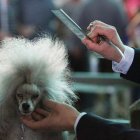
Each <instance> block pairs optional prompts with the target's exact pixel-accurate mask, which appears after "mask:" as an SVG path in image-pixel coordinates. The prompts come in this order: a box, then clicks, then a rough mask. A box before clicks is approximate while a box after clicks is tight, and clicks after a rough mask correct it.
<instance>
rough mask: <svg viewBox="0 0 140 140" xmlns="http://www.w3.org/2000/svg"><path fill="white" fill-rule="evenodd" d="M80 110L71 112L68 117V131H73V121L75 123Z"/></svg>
mask: <svg viewBox="0 0 140 140" xmlns="http://www.w3.org/2000/svg"><path fill="white" fill-rule="evenodd" d="M79 114H80V112H78V111H77V112H75V114H73V115H72V116H71V117H70V118H69V123H68V130H69V131H74V130H75V128H74V127H75V123H76V120H77V118H78V116H79Z"/></svg>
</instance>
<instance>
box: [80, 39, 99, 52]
mask: <svg viewBox="0 0 140 140" xmlns="http://www.w3.org/2000/svg"><path fill="white" fill-rule="evenodd" d="M82 42H83V44H85V45H86V46H87V48H88V49H90V50H92V51H96V52H98V49H99V46H98V45H97V44H96V43H94V42H93V41H91V40H89V39H88V38H84V39H83V40H82Z"/></svg>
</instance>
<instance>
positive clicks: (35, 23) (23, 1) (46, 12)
mask: <svg viewBox="0 0 140 140" xmlns="http://www.w3.org/2000/svg"><path fill="white" fill-rule="evenodd" d="M52 9H54V6H53V3H52V0H19V1H18V32H19V34H20V35H23V36H24V37H26V38H29V39H32V38H34V37H37V36H38V35H40V34H45V33H52V32H53V31H54V29H53V25H52V24H53V22H52V21H53V14H52V13H51V10H52Z"/></svg>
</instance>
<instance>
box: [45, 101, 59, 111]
mask: <svg viewBox="0 0 140 140" xmlns="http://www.w3.org/2000/svg"><path fill="white" fill-rule="evenodd" d="M43 104H44V105H45V107H46V108H48V109H50V110H54V111H57V107H58V106H59V105H60V103H58V102H56V101H53V100H45V101H44V102H43Z"/></svg>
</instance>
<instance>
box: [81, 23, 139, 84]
mask: <svg viewBox="0 0 140 140" xmlns="http://www.w3.org/2000/svg"><path fill="white" fill-rule="evenodd" d="M87 29H88V30H89V34H88V36H89V38H90V39H91V40H92V41H91V40H89V38H84V39H83V41H82V42H83V43H84V44H85V45H86V46H87V48H88V49H90V50H91V51H94V52H96V53H99V54H100V55H102V56H103V57H104V58H106V59H109V60H111V61H113V70H114V71H115V72H119V73H121V77H123V78H125V79H127V80H130V81H133V82H137V83H140V78H139V77H140V72H139V71H140V66H139V62H138V61H139V60H140V49H133V48H130V47H128V46H126V45H124V44H123V43H122V41H121V39H120V37H119V35H118V33H117V31H116V29H115V27H113V26H110V25H107V24H105V23H103V22H101V21H94V22H92V23H91V24H90V25H89V26H88V28H87ZM99 35H103V36H105V37H106V38H107V40H109V41H110V42H111V43H108V41H102V42H101V43H97V37H98V36H99Z"/></svg>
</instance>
